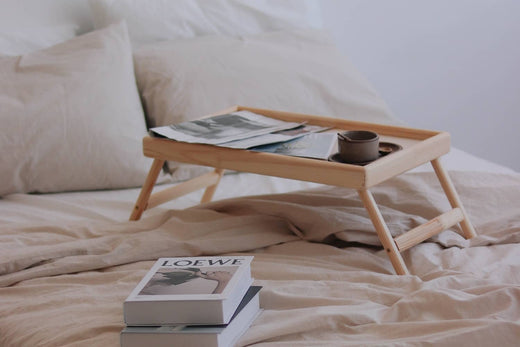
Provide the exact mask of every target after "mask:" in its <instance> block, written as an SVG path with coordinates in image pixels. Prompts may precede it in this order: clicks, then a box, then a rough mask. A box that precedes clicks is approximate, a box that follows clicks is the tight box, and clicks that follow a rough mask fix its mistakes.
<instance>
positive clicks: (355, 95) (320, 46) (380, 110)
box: [134, 29, 397, 178]
mask: <svg viewBox="0 0 520 347" xmlns="http://www.w3.org/2000/svg"><path fill="white" fill-rule="evenodd" d="M134 64H135V70H136V78H137V83H138V87H139V90H140V93H141V98H142V101H143V105H144V108H145V112H146V114H147V117H148V122H149V125H150V126H152V127H153V126H161V125H168V124H172V123H180V122H183V121H187V120H193V119H196V118H200V117H201V116H204V115H207V114H211V113H214V112H216V111H220V110H222V109H226V108H228V107H230V106H233V105H243V106H251V107H258V108H266V109H274V110H281V111H290V112H298V113H307V114H316V115H324V116H330V117H339V118H346V119H353V120H360V121H367V122H376V123H386V124H395V123H397V120H396V119H395V118H393V116H392V115H391V113H390V111H389V110H388V107H387V105H386V103H385V102H384V101H383V100H382V99H381V98H380V97H379V96H378V95H377V93H376V92H375V91H374V89H373V88H372V87H371V86H370V84H369V83H368V82H367V80H366V79H365V78H364V77H363V76H362V75H361V74H360V73H359V72H358V70H356V68H354V66H353V65H352V64H351V63H350V62H349V61H348V59H347V58H346V57H345V56H343V55H342V54H340V52H339V51H338V50H337V48H336V46H335V45H334V43H333V41H332V39H331V38H330V36H329V35H328V34H327V33H325V32H324V31H321V30H318V29H306V30H291V31H278V32H270V33H263V34H259V35H253V36H246V37H240V38H239V37H229V36H204V37H198V38H194V39H189V40H175V41H167V42H166V41H165V42H157V43H154V44H148V45H145V46H142V47H141V48H139V49H136V50H135V51H134ZM170 165H171V163H170ZM172 168H173V167H170V169H172ZM189 176H190V175H189V174H188V175H187V176H186V175H183V176H182V178H189Z"/></svg>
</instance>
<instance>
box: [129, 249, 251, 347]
mask: <svg viewBox="0 0 520 347" xmlns="http://www.w3.org/2000/svg"><path fill="white" fill-rule="evenodd" d="M252 259H253V257H250V256H230V257H187V258H161V259H159V260H158V261H157V262H156V263H155V264H154V266H153V267H152V268H151V269H150V271H148V273H147V274H146V275H145V276H144V277H143V279H142V280H141V282H139V284H138V285H137V286H136V287H135V288H134V290H133V291H132V293H131V294H130V295H129V296H128V298H127V299H126V300H125V302H124V305H123V309H124V319H125V323H126V327H125V328H124V329H123V331H122V332H121V346H122V347H130V346H233V345H234V343H236V341H237V340H238V339H239V338H240V336H241V335H242V334H243V333H244V332H245V331H246V330H247V329H248V328H249V326H250V325H251V323H252V322H253V321H254V319H255V318H256V317H257V316H258V314H259V313H260V301H259V291H260V289H261V287H258V286H253V285H252V283H253V278H252V277H251V261H252Z"/></svg>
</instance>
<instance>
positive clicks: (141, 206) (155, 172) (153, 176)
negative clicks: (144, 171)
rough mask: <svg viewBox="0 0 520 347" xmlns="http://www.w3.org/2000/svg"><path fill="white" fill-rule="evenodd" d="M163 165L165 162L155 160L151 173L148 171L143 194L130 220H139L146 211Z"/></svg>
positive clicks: (141, 193) (140, 194)
mask: <svg viewBox="0 0 520 347" xmlns="http://www.w3.org/2000/svg"><path fill="white" fill-rule="evenodd" d="M163 165H164V160H162V159H154V161H153V163H152V167H150V171H148V176H146V180H145V181H144V184H143V187H142V188H141V192H140V193H139V197H138V198H137V201H136V202H135V205H134V209H133V210H132V214H131V215H130V220H139V219H140V218H141V215H142V214H143V212H144V210H146V207H147V205H148V200H149V199H150V195H151V194H152V189H153V186H154V185H155V182H156V181H157V177H159V173H160V172H161V170H162V167H163Z"/></svg>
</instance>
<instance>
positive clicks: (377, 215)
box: [358, 189, 409, 275]
mask: <svg viewBox="0 0 520 347" xmlns="http://www.w3.org/2000/svg"><path fill="white" fill-rule="evenodd" d="M358 194H359V197H360V198H361V201H363V205H364V206H365V208H366V210H367V211H368V215H369V216H370V219H371V220H372V224H374V227H375V229H376V232H377V236H378V237H379V240H380V241H381V244H382V245H383V247H384V249H385V251H386V253H387V254H388V257H389V258H390V261H391V262H392V265H393V266H394V269H395V272H396V273H397V274H398V275H408V274H409V272H408V268H407V267H406V264H405V263H404V260H403V258H402V257H401V253H400V252H399V249H398V248H397V245H396V243H395V241H394V239H393V237H392V234H390V230H389V229H388V227H387V225H386V223H385V221H384V219H383V216H382V215H381V212H380V211H379V208H378V207H377V204H376V202H375V200H374V197H373V196H372V193H370V191H368V190H367V189H364V190H358Z"/></svg>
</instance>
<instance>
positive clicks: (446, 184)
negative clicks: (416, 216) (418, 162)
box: [431, 158, 477, 239]
mask: <svg viewBox="0 0 520 347" xmlns="http://www.w3.org/2000/svg"><path fill="white" fill-rule="evenodd" d="M431 164H432V166H433V170H434V171H435V174H436V175H437V178H438V179H439V182H440V183H441V186H442V189H443V190H444V193H445V194H446V197H447V198H448V201H449V202H450V205H451V207H452V208H453V209H457V208H458V209H460V212H461V214H462V220H461V221H460V223H459V224H460V228H461V229H462V232H463V233H464V236H465V237H466V238H467V239H471V238H472V237H475V236H477V233H476V232H475V229H474V228H473V226H472V225H471V222H470V221H469V218H468V215H467V214H466V211H465V210H464V206H463V205H462V202H461V201H460V199H459V195H458V194H457V191H456V190H455V187H454V186H453V183H452V182H451V179H450V176H448V172H446V170H445V169H444V167H443V166H442V164H441V162H440V159H439V158H436V159H434V160H432V161H431Z"/></svg>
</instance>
